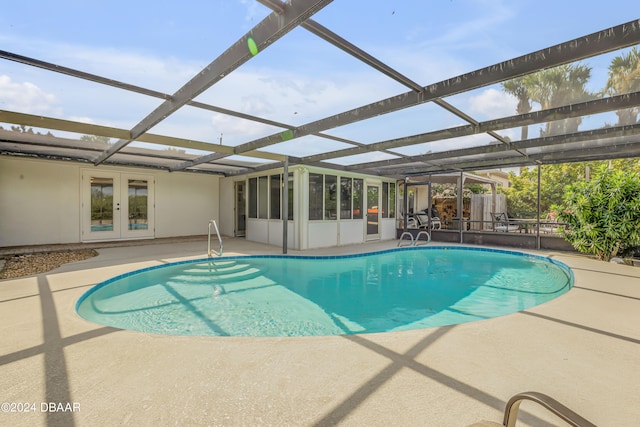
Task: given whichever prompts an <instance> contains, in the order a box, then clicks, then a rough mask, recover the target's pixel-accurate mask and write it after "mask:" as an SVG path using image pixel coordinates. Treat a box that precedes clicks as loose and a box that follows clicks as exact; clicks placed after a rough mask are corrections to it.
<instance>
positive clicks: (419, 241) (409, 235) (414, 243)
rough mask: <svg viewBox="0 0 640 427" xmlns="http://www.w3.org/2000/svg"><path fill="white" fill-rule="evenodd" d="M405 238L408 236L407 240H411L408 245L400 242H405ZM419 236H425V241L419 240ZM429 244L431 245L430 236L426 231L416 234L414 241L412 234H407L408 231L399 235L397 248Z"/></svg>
mask: <svg viewBox="0 0 640 427" xmlns="http://www.w3.org/2000/svg"><path fill="white" fill-rule="evenodd" d="M405 236H408V237H409V239H411V240H410V241H409V244H408V245H403V244H402V242H406V241H407V239H405V238H404V237H405ZM421 236H426V240H420V237H421ZM429 243H431V234H430V233H429V232H428V231H425V230H420V231H419V232H418V234H416V237H415V239H414V238H413V234H411V233H409V232H408V231H404V232H403V233H402V234H401V235H400V240H399V241H398V247H401V246H402V247H406V246H420V245H428V244H429Z"/></svg>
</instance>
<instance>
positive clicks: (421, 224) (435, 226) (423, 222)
mask: <svg viewBox="0 0 640 427" xmlns="http://www.w3.org/2000/svg"><path fill="white" fill-rule="evenodd" d="M414 216H415V218H416V220H417V221H418V228H422V229H425V230H427V229H429V216H428V215H427V214H420V213H419V214H415V215H414ZM441 226H442V225H441V223H440V218H438V217H437V216H434V217H433V218H431V229H432V230H439V229H440V227H441Z"/></svg>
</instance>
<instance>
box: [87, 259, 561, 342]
mask: <svg viewBox="0 0 640 427" xmlns="http://www.w3.org/2000/svg"><path fill="white" fill-rule="evenodd" d="M572 285H573V274H572V272H571V270H570V269H569V268H568V267H567V266H566V265H564V264H562V263H560V262H557V261H555V260H552V259H549V258H544V257H539V256H534V255H526V254H522V253H519V252H510V251H498V250H487V249H475V248H465V247H456V248H451V247H436V246H430V247H420V248H402V249H397V250H388V251H382V252H376V253H370V254H361V255H350V256H343V257H290V256H243V257H224V258H216V259H206V260H195V261H188V262H181V263H175V264H169V265H164V266H158V267H152V268H148V269H144V270H139V271H137V272H133V273H128V274H125V275H122V276H118V277H115V278H113V279H111V280H108V281H106V282H103V283H101V284H98V285H96V286H95V287H93V288H92V289H90V290H89V291H87V292H86V293H85V294H84V295H83V296H82V297H81V298H80V299H79V300H78V303H77V304H76V309H77V312H78V314H80V316H82V317H83V318H85V319H87V320H90V321H92V322H95V323H99V324H102V325H106V326H113V327H116V328H122V329H129V330H135V331H144V332H151V333H157V334H170V335H221V336H301V335H343V334H359V333H372V332H389V331H402V330H409V329H419V328H427V327H434V326H443V325H451V324H458V323H464V322H471V321H475V320H481V319H487V318H491V317H497V316H502V315H505V314H509V313H513V312H516V311H520V310H524V309H526V308H529V307H532V306H535V305H538V304H541V303H544V302H546V301H549V300H551V299H553V298H556V297H557V296H559V295H562V294H563V293H565V292H567V291H569V289H570V288H571V286H572Z"/></svg>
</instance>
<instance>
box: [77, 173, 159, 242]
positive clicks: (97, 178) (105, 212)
mask: <svg viewBox="0 0 640 427" xmlns="http://www.w3.org/2000/svg"><path fill="white" fill-rule="evenodd" d="M81 185H82V240H83V241H86V240H117V239H136V238H146V237H153V236H154V235H155V225H154V206H155V203H154V182H153V176H150V175H141V174H128V173H118V172H109V171H107V172H102V171H101V172H96V171H93V170H91V171H89V170H84V171H83V172H82V184H81Z"/></svg>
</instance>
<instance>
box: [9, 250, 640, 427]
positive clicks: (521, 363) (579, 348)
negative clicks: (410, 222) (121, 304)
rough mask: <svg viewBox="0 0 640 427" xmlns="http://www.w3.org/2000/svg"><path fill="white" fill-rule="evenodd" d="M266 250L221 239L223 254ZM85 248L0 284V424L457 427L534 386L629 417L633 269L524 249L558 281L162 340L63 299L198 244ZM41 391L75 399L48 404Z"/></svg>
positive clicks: (635, 381) (623, 419)
mask: <svg viewBox="0 0 640 427" xmlns="http://www.w3.org/2000/svg"><path fill="white" fill-rule="evenodd" d="M395 246H396V242H395V241H391V242H378V243H373V244H365V245H358V246H350V247H341V248H331V249H323V250H314V251H305V252H304V253H302V254H304V255H311V254H337V253H355V252H361V251H372V250H379V249H383V248H392V247H395ZM280 252H281V249H280V248H278V247H273V246H265V245H260V244H256V243H251V242H246V241H244V240H242V239H230V238H229V239H225V254H226V255H234V254H265V253H273V254H277V253H280ZM99 253H100V255H99V256H97V257H95V258H92V259H88V260H85V261H82V262H77V263H74V264H67V265H64V266H62V267H60V268H58V269H57V270H55V271H52V272H49V273H45V274H41V275H37V276H31V277H25V278H21V279H15V280H4V281H0V334H1V338H0V402H14V403H15V404H16V405H14V408H16V409H17V408H18V405H21V406H22V409H23V410H24V404H29V405H31V404H34V405H33V406H30V407H29V412H22V413H15V412H5V409H7V408H9V407H7V406H6V404H3V406H2V408H3V411H2V412H0V425H2V426H5V425H6V426H38V425H42V426H45V425H47V426H73V425H76V426H115V425H131V426H146V425H153V426H164V425H180V426H195V425H211V426H332V425H343V426H447V427H448V426H468V425H470V424H473V423H475V422H479V421H481V420H489V421H495V422H501V421H502V416H503V410H504V407H505V404H506V402H507V400H509V398H510V397H511V396H513V395H515V394H516V393H519V392H523V391H538V392H542V393H545V394H548V395H549V396H551V397H553V398H555V399H557V400H559V401H560V402H562V403H564V404H565V405H567V406H568V407H569V408H571V409H573V410H574V411H576V412H577V413H579V414H580V415H582V416H583V417H585V418H587V419H588V420H590V421H591V422H593V423H595V424H596V425H598V426H616V427H623V426H637V425H638V423H639V422H640V269H638V268H634V267H629V266H624V265H616V264H610V263H604V262H599V261H595V260H592V259H589V258H588V257H584V256H579V255H575V254H568V253H550V252H539V253H540V254H543V255H549V256H552V257H554V258H556V259H558V260H560V261H563V262H565V263H566V264H568V265H569V266H570V267H571V268H572V269H573V271H574V273H575V278H576V283H575V287H574V289H572V290H571V291H570V292H568V293H567V294H565V295H563V296H561V297H559V298H557V299H555V300H553V301H551V302H548V303H545V304H543V305H540V306H537V307H534V308H532V309H529V310H525V311H523V312H519V313H515V314H511V315H508V316H504V317H500V318H495V319H489V320H484V321H480V322H474V323H468V324H462V325H455V326H447V327H440V328H432V329H422V330H414V331H407V332H396V333H382V334H368V335H366V334H365V335H351V336H332V337H297V338H295V337H294V338H238V337H173V336H160V335H154V334H147V333H140V332H131V331H124V330H118V329H114V328H109V327H104V326H101V325H97V324H93V323H91V322H88V321H86V320H84V319H82V318H80V317H79V316H78V315H77V314H76V312H75V309H74V307H75V303H76V301H77V300H78V298H79V297H80V296H81V295H82V294H83V293H84V292H85V291H86V290H87V289H89V288H90V287H91V286H93V285H95V284H96V283H99V282H101V281H104V280H106V279H109V278H111V277H113V276H115V275H118V274H121V273H124V272H128V271H132V270H137V269H140V268H143V267H147V266H152V265H157V264H161V263H168V262H173V261H178V260H182V259H186V258H202V257H205V256H206V241H186V242H184V241H183V242H161V243H158V242H156V243H154V244H145V245H143V246H127V247H112V248H102V249H99ZM289 253H290V254H301V253H300V252H296V251H289ZM49 402H53V403H54V404H56V405H54V406H56V408H57V409H60V405H59V404H63V408H62V409H69V407H71V408H73V409H76V411H74V412H61V411H58V412H51V411H49V410H48V408H49V406H48V403H49ZM43 404H44V406H43ZM67 404H69V405H68V406H67ZM34 408H35V410H32V409H34ZM43 409H47V410H46V411H44V410H43ZM78 409H79V410H78ZM520 414H521V416H520V420H521V425H531V426H540V425H564V424H563V423H562V421H560V420H559V419H557V418H556V417H555V416H553V415H550V414H548V413H547V412H545V411H544V410H542V409H540V408H539V407H537V406H535V404H533V403H529V402H525V403H523V404H522V406H521V412H520ZM519 425H520V424H519Z"/></svg>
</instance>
